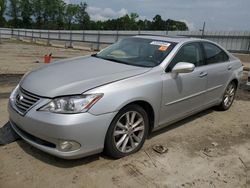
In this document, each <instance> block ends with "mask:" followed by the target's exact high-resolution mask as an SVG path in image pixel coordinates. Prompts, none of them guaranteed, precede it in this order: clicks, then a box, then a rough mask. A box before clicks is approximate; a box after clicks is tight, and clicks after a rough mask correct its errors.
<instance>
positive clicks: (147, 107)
mask: <svg viewBox="0 0 250 188" xmlns="http://www.w3.org/2000/svg"><path fill="white" fill-rule="evenodd" d="M132 104H135V105H138V106H140V107H142V108H143V109H144V110H145V111H146V113H147V115H148V118H149V133H150V132H152V130H153V129H154V125H155V110H154V108H153V106H152V105H151V104H150V103H149V102H147V101H145V100H135V101H130V102H129V103H128V104H126V105H124V106H123V107H122V108H121V109H123V108H125V107H127V106H129V105H132ZM121 109H120V110H121Z"/></svg>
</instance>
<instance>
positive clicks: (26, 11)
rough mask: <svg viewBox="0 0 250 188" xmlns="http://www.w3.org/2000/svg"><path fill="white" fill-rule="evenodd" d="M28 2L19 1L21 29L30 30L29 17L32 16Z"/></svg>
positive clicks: (24, 0) (30, 20) (27, 0)
mask: <svg viewBox="0 0 250 188" xmlns="http://www.w3.org/2000/svg"><path fill="white" fill-rule="evenodd" d="M30 5H31V1H30V0H21V1H20V15H21V18H22V27H24V28H30V27H31V22H32V19H31V16H32V15H33V10H32V8H31V6H30Z"/></svg>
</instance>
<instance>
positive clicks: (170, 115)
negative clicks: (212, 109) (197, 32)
mask: <svg viewBox="0 0 250 188" xmlns="http://www.w3.org/2000/svg"><path fill="white" fill-rule="evenodd" d="M179 62H188V63H193V64H194V65H195V69H194V71H193V72H190V73H179V74H177V75H174V74H173V73H171V70H172V68H173V67H174V66H175V65H176V64H177V63H179ZM166 72H167V73H166V74H164V75H162V79H163V90H162V105H161V112H160V125H164V124H166V123H170V122H171V121H175V120H177V119H179V118H181V117H183V116H186V115H188V114H190V113H192V112H193V111H196V110H197V109H199V108H201V106H202V104H203V103H204V102H205V100H206V99H205V93H206V84H207V73H206V70H205V66H204V58H203V53H202V50H201V44H200V43H198V42H194V43H188V44H185V45H184V46H182V47H181V48H180V50H179V51H178V53H177V54H176V56H175V57H174V59H173V60H172V61H171V63H170V64H169V65H168V67H167V70H166Z"/></svg>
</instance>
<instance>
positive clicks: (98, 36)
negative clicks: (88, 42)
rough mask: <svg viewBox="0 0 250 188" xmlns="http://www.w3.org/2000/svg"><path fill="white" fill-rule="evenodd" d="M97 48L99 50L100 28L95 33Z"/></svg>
mask: <svg viewBox="0 0 250 188" xmlns="http://www.w3.org/2000/svg"><path fill="white" fill-rule="evenodd" d="M97 50H98V51H99V50H100V30H98V33H97Z"/></svg>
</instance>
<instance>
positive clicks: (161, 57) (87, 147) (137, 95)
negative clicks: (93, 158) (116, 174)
mask: <svg viewBox="0 0 250 188" xmlns="http://www.w3.org/2000/svg"><path fill="white" fill-rule="evenodd" d="M242 70H243V68H242V64H241V62H240V60H239V59H237V58H236V57H234V56H233V55H232V54H230V53H229V52H227V51H226V50H225V49H223V48H222V47H220V46H219V45H218V44H216V43H213V42H211V41H207V40H202V39H193V38H184V37H159V36H135V37H130V38H126V39H123V40H121V41H119V42H117V43H115V44H113V45H111V46H109V47H107V48H106V49H104V50H102V51H100V52H99V53H97V54H93V55H91V56H84V57H77V58H73V59H67V60H63V61H59V62H55V63H52V64H50V65H45V66H42V67H40V68H38V69H36V70H34V71H32V72H29V73H27V74H26V75H25V76H24V77H23V78H22V80H21V81H20V83H19V85H18V86H17V87H16V88H15V89H14V90H13V92H12V93H11V96H10V99H9V108H8V109H9V116H10V122H11V125H12V128H13V129H14V130H15V132H16V133H17V134H18V135H20V136H21V137H22V138H23V139H24V140H25V141H27V142H28V143H29V144H31V145H32V146H34V147H36V148H38V149H40V150H42V151H44V152H47V153H49V154H52V155H55V156H57V157H61V158H65V159H75V158H81V157H84V156H89V155H92V154H96V153H99V152H102V151H105V153H106V154H107V155H109V156H111V157H114V158H121V157H124V156H127V155H130V154H132V153H135V152H137V151H138V150H140V148H141V147H142V146H143V143H144V141H145V139H146V138H147V136H148V134H149V133H150V132H152V131H155V130H158V129H161V128H162V127H165V126H167V125H169V124H171V123H174V122H176V121H179V120H181V119H183V118H185V117H187V116H190V115H192V114H195V113H197V112H199V111H202V110H204V109H207V108H210V107H212V106H217V107H218V108H219V109H221V110H228V109H229V108H230V106H231V105H232V103H233V100H234V97H235V93H236V91H237V88H238V85H239V81H240V78H241V76H242Z"/></svg>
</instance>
